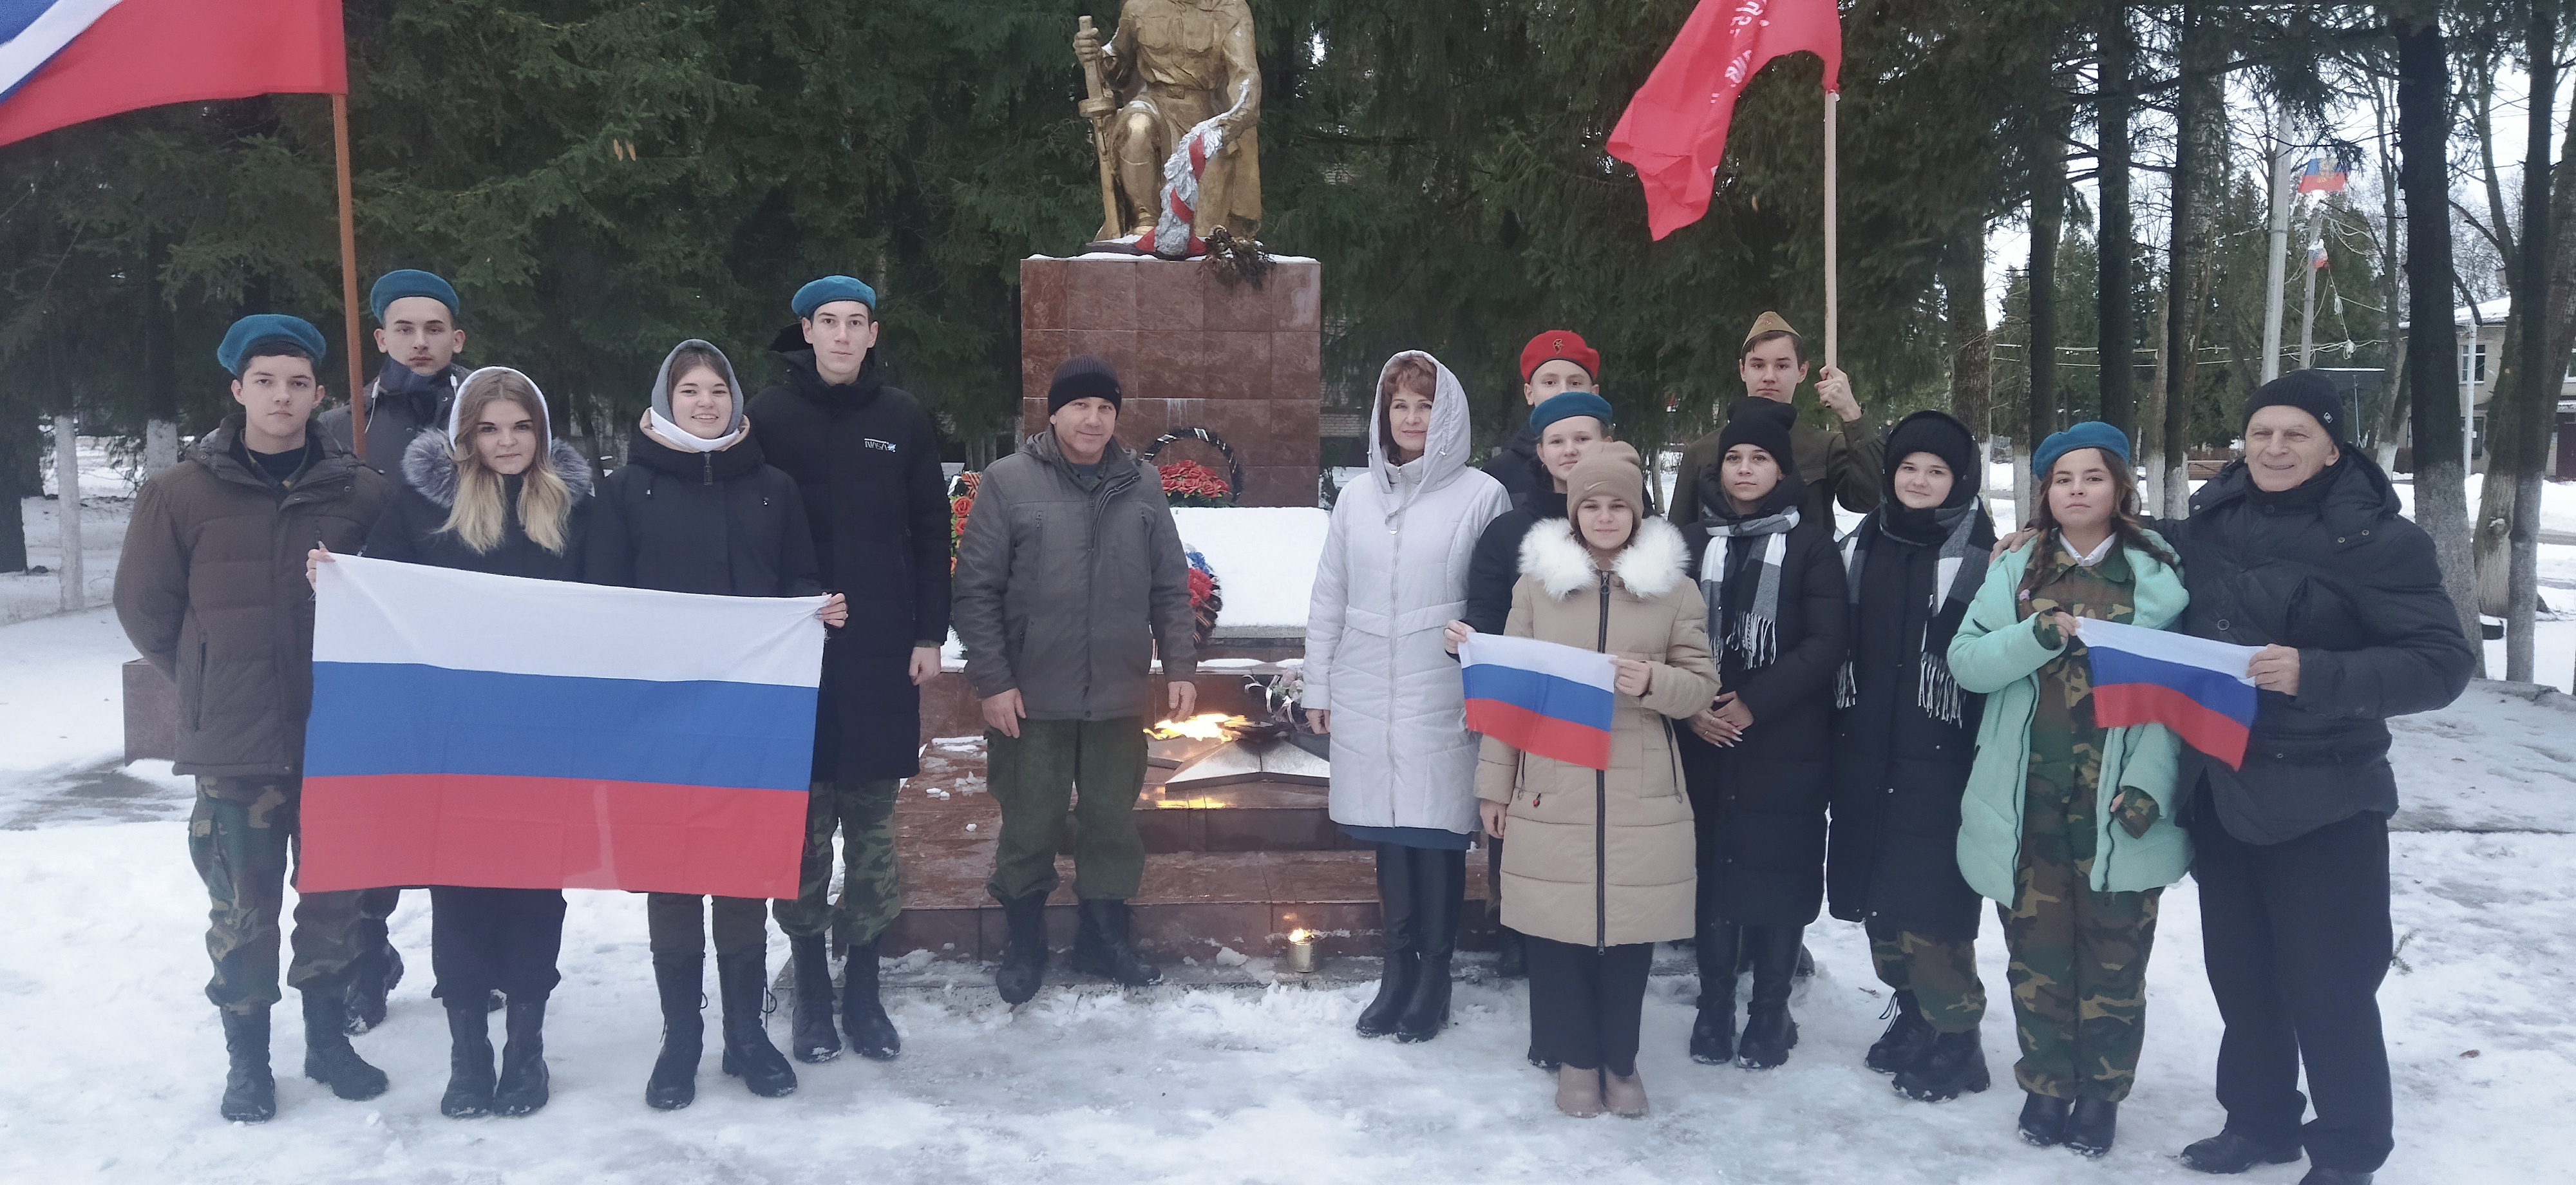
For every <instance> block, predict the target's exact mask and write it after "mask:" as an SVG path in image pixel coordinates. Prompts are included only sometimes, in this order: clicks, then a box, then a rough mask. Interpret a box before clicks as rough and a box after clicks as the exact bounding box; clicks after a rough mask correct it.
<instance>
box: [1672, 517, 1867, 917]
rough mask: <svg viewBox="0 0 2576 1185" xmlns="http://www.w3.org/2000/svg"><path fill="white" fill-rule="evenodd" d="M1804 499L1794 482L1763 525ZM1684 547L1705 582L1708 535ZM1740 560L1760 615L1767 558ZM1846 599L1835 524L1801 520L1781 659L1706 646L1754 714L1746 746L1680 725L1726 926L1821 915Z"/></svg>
mask: <svg viewBox="0 0 2576 1185" xmlns="http://www.w3.org/2000/svg"><path fill="white" fill-rule="evenodd" d="M1706 476H1707V478H1708V480H1707V482H1706V488H1703V489H1702V490H1701V491H1700V493H1701V505H1703V506H1709V507H1719V506H1725V505H1727V502H1726V498H1725V495H1724V494H1723V493H1722V492H1721V491H1720V490H1719V489H1718V488H1717V487H1716V481H1715V471H1714V470H1713V469H1712V470H1711V471H1710V472H1709V474H1707V475H1706ZM1805 496H1806V491H1805V488H1804V487H1803V486H1802V485H1801V484H1800V483H1799V482H1798V481H1797V480H1796V479H1794V478H1791V479H1787V480H1784V481H1783V482H1782V483H1781V485H1780V487H1779V488H1778V489H1777V490H1774V491H1773V492H1772V496H1771V498H1770V500H1769V501H1767V502H1766V503H1765V504H1764V506H1763V508H1762V510H1761V511H1760V513H1762V514H1769V513H1772V512H1774V511H1775V510H1777V509H1779V508H1782V507H1785V506H1791V505H1796V504H1797V503H1798V501H1799V500H1800V499H1803V498H1804V497H1805ZM1682 538H1683V539H1684V541H1685V542H1686V543H1687V544H1688V546H1689V548H1690V561H1691V578H1692V579H1694V580H1698V579H1701V575H1700V568H1701V565H1702V564H1703V563H1705V562H1706V559H1707V552H1708V550H1709V533H1708V529H1707V527H1706V526H1704V525H1702V524H1700V523H1689V524H1685V525H1684V526H1683V527H1682ZM1757 542H1759V541H1757ZM1734 550H1735V553H1736V554H1735V557H1734V559H1735V563H1736V564H1737V565H1738V570H1739V571H1740V572H1741V573H1742V575H1741V576H1739V577H1737V578H1736V579H1733V580H1731V581H1729V582H1728V594H1729V596H1728V600H1729V604H1730V607H1731V608H1732V609H1734V610H1736V611H1741V610H1743V609H1745V608H1747V607H1749V606H1750V605H1751V604H1752V603H1753V598H1754V592H1755V587H1756V585H1758V584H1759V583H1760V581H1759V577H1760V568H1761V563H1762V559H1761V556H1762V552H1763V550H1764V549H1763V548H1762V547H1760V546H1752V547H1742V546H1739V547H1737V548H1735V549H1734ZM1719 554H1720V556H1723V555H1724V554H1725V549H1724V548H1720V549H1719ZM1845 595H1846V594H1845V592H1844V585H1843V557H1842V553H1840V552H1838V551H1836V550H1834V536H1833V524H1832V523H1830V522H1825V523H1818V522H1811V521H1803V520H1802V521H1801V522H1799V524H1798V525H1797V526H1796V527H1795V528H1793V529H1791V530H1790V532H1789V537H1788V542H1787V546H1786V549H1785V553H1784V554H1783V556H1782V558H1781V563H1780V605H1779V642H1778V651H1777V653H1778V656H1777V657H1776V658H1774V659H1773V660H1772V661H1771V663H1770V665H1768V666H1764V667H1762V668H1760V669H1758V670H1748V669H1746V667H1745V665H1744V656H1743V654H1742V653H1740V652H1739V651H1738V650H1736V648H1735V647H1733V646H1731V645H1728V644H1726V643H1725V642H1723V641H1721V640H1719V639H1717V638H1715V637H1711V638H1710V639H1709V645H1710V646H1711V647H1713V648H1715V649H1717V651H1718V655H1717V657H1718V662H1719V673H1720V675H1721V676H1722V679H1721V682H1720V686H1719V690H1721V691H1731V692H1734V693H1736V694H1737V695H1739V696H1741V697H1742V698H1743V701H1744V703H1745V706H1747V707H1749V708H1751V709H1752V710H1753V726H1752V727H1751V728H1748V729H1746V730H1745V733H1744V739H1743V740H1742V741H1740V742H1738V743H1736V744H1735V745H1734V746H1732V747H1730V748H1719V747H1717V746H1714V745H1710V744H1707V743H1705V742H1703V741H1701V740H1700V739H1699V737H1698V735H1697V734H1696V733H1693V732H1692V731H1691V730H1690V725H1689V722H1688V721H1686V720H1676V721H1674V722H1673V730H1674V732H1675V733H1676V734H1677V735H1678V737H1679V740H1680V747H1681V756H1682V771H1683V773H1684V775H1686V777H1687V778H1688V780H1689V784H1690V796H1691V810H1692V812H1693V813H1694V814H1695V815H1696V817H1697V822H1698V827H1699V833H1700V836H1701V843H1700V867H1699V876H1700V900H1701V901H1702V902H1705V903H1708V904H1709V905H1710V906H1711V907H1713V908H1714V909H1715V910H1716V913H1717V916H1719V917H1722V918H1725V919H1726V920H1728V921H1731V922H1736V923H1740V924H1743V925H1757V926H1803V925H1805V924H1807V923H1809V922H1812V921H1814V920H1816V913H1817V911H1818V910H1819V909H1820V908H1821V907H1822V905H1823V903H1824V895H1825V804H1826V799H1827V796H1828V793H1829V788H1830V783H1831V769H1830V766H1831V759H1830V749H1829V746H1828V741H1829V734H1830V732H1831V728H1832V721H1833V710H1834V680H1835V677H1836V676H1837V675H1838V674H1840V673H1841V670H1842V664H1843V654H1844V649H1845V635H1846V634H1847V633H1848V632H1849V628H1850V627H1849V621H1850V611H1849V609H1848V608H1847V607H1846V606H1845V604H1844V598H1845Z"/></svg>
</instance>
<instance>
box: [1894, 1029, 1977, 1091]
mask: <svg viewBox="0 0 2576 1185" xmlns="http://www.w3.org/2000/svg"><path fill="white" fill-rule="evenodd" d="M1991 1085H1993V1080H1992V1079H1991V1078H1989V1077H1988V1076H1987V1074H1986V1046H1985V1042H1984V1041H1982V1040H1980V1039H1979V1037H1978V1035H1977V1031H1976V1030H1975V1029H1970V1030H1968V1031H1967V1032H1964V1033H1935V1034H1933V1036H1932V1043H1931V1044H1930V1045H1929V1046H1926V1047H1925V1048H1924V1050H1923V1053H1922V1055H1921V1056H1919V1057H1917V1058H1916V1059H1915V1060H1914V1064H1913V1065H1910V1066H1907V1067H1906V1068H1904V1069H1903V1070H1900V1071H1898V1072H1897V1074H1896V1093H1898V1094H1901V1095H1904V1096H1905V1097H1907V1098H1909V1099H1913V1100H1914V1101H1916V1102H1918V1103H1944V1102H1948V1101H1950V1100H1951V1099H1955V1098H1957V1097H1959V1096H1960V1095H1963V1094H1975V1093H1977V1092H1979V1091H1982V1090H1984V1089H1985V1088H1987V1087H1988V1086H1991Z"/></svg>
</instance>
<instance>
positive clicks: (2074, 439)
mask: <svg viewBox="0 0 2576 1185" xmlns="http://www.w3.org/2000/svg"><path fill="white" fill-rule="evenodd" d="M2080 448H2098V449H2101V450H2103V451H2105V452H2108V453H2110V454H2111V455H2112V456H2115V457H2118V458H2120V460H2121V462H2122V463H2123V464H2126V463H2127V462H2128V460H2129V438H2128V436H2127V435H2126V434H2125V433H2123V432H2121V431H2120V430H2119V429H2117V428H2114V427H2112V426H2110V425H2109V424H2105V423H2103V422H2102V421H2100V420H2086V421H2084V422H2083V423H2081V424H2077V425H2076V426H2074V427H2072V428H2069V429H2067V430H2066V431H2064V432H2059V433H2055V434H2053V435H2051V436H2050V437H2049V438H2048V439H2046V440H2043V441H2041V442H2040V443H2039V451H2037V452H2034V453H2032V454H2031V455H2030V472H2031V474H2032V476H2035V477H2046V476H2048V471H2049V469H2050V468H2051V467H2053V466H2055V465H2056V464H2057V459H2058V458H2059V457H2063V456H2065V455H2066V454H2068V453H2071V452H2074V451H2075V450H2077V449H2080Z"/></svg>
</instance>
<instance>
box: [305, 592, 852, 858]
mask: <svg viewBox="0 0 2576 1185" xmlns="http://www.w3.org/2000/svg"><path fill="white" fill-rule="evenodd" d="M822 603H823V600H822V598H820V597H798V598H786V597H781V598H762V597H713V596H693V595H690V594H686V593H669V592H655V591H651V590H646V589H630V588H610V587H605V586H601V585H591V584H574V583H567V582H559V581H550V580H524V579H520V578H517V577H510V576H490V575H485V574H482V573H478V572H460V571H455V570H453V569H447V568H433V567H427V566H423V565H418V564H400V563H394V562H391V561H388V560H369V559H359V558H350V557H341V558H340V559H339V560H338V561H337V562H335V563H330V564H325V565H323V566H322V569H321V578H320V583H319V587H318V588H317V590H316V596H315V603H314V622H313V715H312V718H311V722H310V724H309V725H308V727H307V729H306V739H305V750H304V805H303V828H304V831H303V843H304V850H303V857H302V864H301V869H300V871H299V872H298V874H297V882H296V883H297V888H298V889H299V891H302V892H325V891H332V890H339V889H363V888H373V887H377V886H383V885H464V886H474V887H482V888H510V889H553V888H567V889H630V890H639V891H652V892H667V893H699V894H714V895H717V896H723V897H773V898H783V897H793V896H795V895H796V890H797V874H798V861H799V859H800V856H801V854H802V852H803V850H804V837H805V805H806V788H807V786H808V784H809V778H810V776H811V774H812V763H813V753H814V704H815V697H816V689H817V687H818V686H819V684H820V682H821V676H822V665H823V624H822V622H821V620H820V619H818V618H817V617H816V616H815V610H816V609H817V608H819V607H820V606H821V605H822Z"/></svg>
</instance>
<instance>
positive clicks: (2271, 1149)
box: [2182, 1131, 2301, 1173]
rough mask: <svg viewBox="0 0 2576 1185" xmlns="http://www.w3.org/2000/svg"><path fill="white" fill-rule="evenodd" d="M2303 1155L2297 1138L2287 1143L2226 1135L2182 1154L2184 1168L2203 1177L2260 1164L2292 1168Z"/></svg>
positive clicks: (2218, 1136) (2212, 1137)
mask: <svg viewBox="0 0 2576 1185" xmlns="http://www.w3.org/2000/svg"><path fill="white" fill-rule="evenodd" d="M2300 1155H2301V1149H2300V1145H2299V1141H2298V1140H2297V1139H2295V1138H2293V1139H2291V1140H2288V1141H2286V1142H2284V1143H2278V1144H2274V1143H2268V1142H2266V1141H2263V1140H2257V1139H2252V1138H2250V1137H2247V1136H2240V1135H2238V1134H2236V1133H2235V1132H2232V1131H2222V1132H2220V1133H2218V1134H2217V1135H2214V1136H2211V1137H2209V1138H2208V1139H2206V1140H2201V1141H2199V1142H2197V1143H2195V1144H2193V1145H2192V1146H2191V1147H2189V1148H2185V1149H2183V1150H2182V1166H2183V1167H2184V1168H2187V1169H2191V1170H2193V1171H2194V1172H2202V1173H2241V1172H2244V1171H2245V1170H2247V1169H2250V1168H2253V1167H2254V1166H2255V1165H2258V1164H2288V1163H2290V1162H2291V1161H2294V1160H2297V1159H2298V1158H2299V1157H2300Z"/></svg>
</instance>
